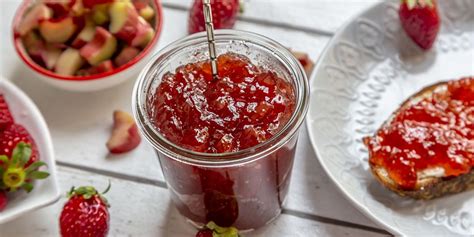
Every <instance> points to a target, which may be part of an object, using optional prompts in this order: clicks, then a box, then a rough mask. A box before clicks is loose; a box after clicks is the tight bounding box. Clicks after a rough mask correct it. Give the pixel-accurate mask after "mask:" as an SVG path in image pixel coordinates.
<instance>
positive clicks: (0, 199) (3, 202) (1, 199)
mask: <svg viewBox="0 0 474 237" xmlns="http://www.w3.org/2000/svg"><path fill="white" fill-rule="evenodd" d="M7 204H8V199H7V192H5V191H4V190H0V212H2V211H3V210H4V209H5V207H7ZM211 236H212V235H211Z"/></svg>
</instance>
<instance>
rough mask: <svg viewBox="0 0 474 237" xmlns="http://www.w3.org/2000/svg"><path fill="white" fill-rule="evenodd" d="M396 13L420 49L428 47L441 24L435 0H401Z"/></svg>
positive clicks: (433, 40) (431, 44) (430, 45)
mask: <svg viewBox="0 0 474 237" xmlns="http://www.w3.org/2000/svg"><path fill="white" fill-rule="evenodd" d="M398 14H399V17H400V21H401V23H402V27H403V29H405V32H406V33H407V34H408V36H410V38H411V39H413V41H415V43H416V44H417V45H418V46H420V47H421V48H422V49H424V50H428V49H430V48H431V47H432V46H433V43H434V42H435V40H436V36H437V35H438V32H439V28H440V26H441V19H440V17H439V14H438V7H437V4H436V0H402V3H401V5H400V9H399V12H398Z"/></svg>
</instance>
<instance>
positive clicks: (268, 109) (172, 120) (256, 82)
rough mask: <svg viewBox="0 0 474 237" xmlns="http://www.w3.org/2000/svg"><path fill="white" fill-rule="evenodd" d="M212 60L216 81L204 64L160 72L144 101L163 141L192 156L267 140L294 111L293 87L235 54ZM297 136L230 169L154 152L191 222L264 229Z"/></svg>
mask: <svg viewBox="0 0 474 237" xmlns="http://www.w3.org/2000/svg"><path fill="white" fill-rule="evenodd" d="M217 60H218V62H217V63H218V72H219V75H218V79H213V77H212V74H211V68H210V64H209V62H208V61H200V62H196V63H190V64H186V65H183V66H180V67H178V68H177V69H176V70H175V72H174V73H171V72H168V73H165V74H164V75H163V77H162V79H161V82H160V84H159V85H158V87H157V88H156V92H155V93H154V94H153V95H152V96H150V97H148V99H147V104H148V105H149V107H150V108H151V110H149V117H150V120H151V122H152V123H153V124H154V126H155V127H156V129H157V130H158V131H159V132H160V133H161V134H162V135H163V136H164V137H165V138H166V139H167V140H168V141H170V142H171V143H173V144H175V145H177V146H179V147H182V148H185V149H188V150H192V151H196V152H203V153H227V152H236V151H240V150H244V149H247V148H251V147H255V146H256V145H258V144H260V143H263V142H265V141H267V140H268V139H270V138H271V137H272V136H274V135H275V134H276V133H278V132H279V131H280V130H281V129H282V128H283V127H284V126H285V125H286V123H287V122H288V121H289V120H290V118H291V117H292V115H293V113H294V110H295V92H294V88H293V86H292V84H291V83H290V82H289V81H288V80H285V79H283V78H281V77H279V76H278V75H277V74H276V73H274V72H273V71H270V70H266V69H264V68H262V67H259V66H256V65H254V64H252V62H251V61H250V60H249V59H248V58H247V57H245V56H243V55H240V54H236V53H226V54H222V55H220V56H219V57H218V59H217ZM296 137H297V136H294V137H292V138H291V139H290V140H289V141H288V142H287V143H286V144H285V145H283V146H282V147H281V148H279V149H278V150H276V151H275V152H273V153H270V154H268V155H267V156H266V157H262V158H260V159H258V160H256V161H253V162H250V163H247V164H244V165H239V166H231V167H219V168H211V167H204V166H197V165H196V166H195V165H190V164H186V163H183V162H180V161H178V160H176V159H169V158H167V157H164V156H163V155H162V154H159V156H160V163H161V166H162V169H163V173H164V175H165V178H166V180H167V182H168V186H169V188H170V190H171V194H172V200H173V201H174V202H175V204H176V206H177V207H178V210H179V211H180V212H181V214H183V215H184V216H186V217H187V218H188V219H190V220H191V221H193V222H196V223H200V224H204V223H207V222H208V221H214V222H216V223H217V224H218V225H221V226H230V225H234V226H236V227H237V228H239V229H244V230H248V229H255V228H257V227H260V226H263V225H264V224H266V223H268V222H269V221H271V220H272V219H273V218H275V217H276V216H277V215H278V214H279V213H280V211H281V205H282V202H283V201H284V198H285V196H286V194H287V192H288V186H289V180H290V179H289V177H290V175H291V168H292V165H293V158H294V151H295V147H296V140H297V138H296ZM215 159H219V158H215Z"/></svg>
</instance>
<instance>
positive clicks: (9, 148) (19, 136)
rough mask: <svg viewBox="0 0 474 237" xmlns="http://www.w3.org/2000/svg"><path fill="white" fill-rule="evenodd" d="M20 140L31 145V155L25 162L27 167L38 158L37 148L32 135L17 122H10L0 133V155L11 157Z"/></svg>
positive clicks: (0, 162)
mask: <svg viewBox="0 0 474 237" xmlns="http://www.w3.org/2000/svg"><path fill="white" fill-rule="evenodd" d="M20 142H24V143H26V144H28V145H30V147H31V157H30V159H29V160H28V161H27V163H26V164H25V167H28V166H30V165H31V164H33V163H34V162H36V161H38V160H39V154H38V149H37V148H36V143H35V141H34V140H33V137H31V135H30V134H29V133H28V131H27V130H26V129H25V128H24V127H23V126H21V125H19V124H11V125H10V126H8V127H7V128H6V129H5V130H3V132H1V133H0V155H5V156H7V157H12V155H13V151H14V149H15V147H17V145H18V144H19V143H20ZM1 164H2V161H0V165H1Z"/></svg>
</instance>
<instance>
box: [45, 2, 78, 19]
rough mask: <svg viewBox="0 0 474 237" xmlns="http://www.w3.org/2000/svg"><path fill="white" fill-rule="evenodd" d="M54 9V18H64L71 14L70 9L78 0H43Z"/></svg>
mask: <svg viewBox="0 0 474 237" xmlns="http://www.w3.org/2000/svg"><path fill="white" fill-rule="evenodd" d="M42 2H43V3H44V4H45V5H46V6H48V7H49V8H50V9H51V10H52V11H53V16H54V18H63V17H65V16H67V15H69V10H70V9H71V7H72V6H73V5H74V3H75V2H76V0H42Z"/></svg>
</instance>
